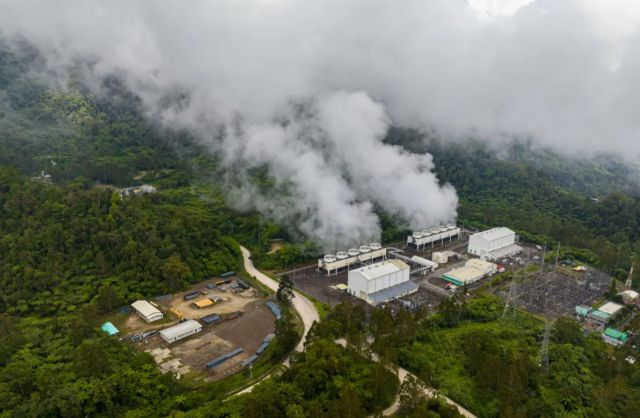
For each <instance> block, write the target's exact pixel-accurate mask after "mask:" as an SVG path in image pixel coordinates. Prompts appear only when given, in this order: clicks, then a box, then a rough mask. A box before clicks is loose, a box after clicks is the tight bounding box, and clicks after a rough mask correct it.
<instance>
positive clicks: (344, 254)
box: [324, 242, 382, 263]
mask: <svg viewBox="0 0 640 418" xmlns="http://www.w3.org/2000/svg"><path fill="white" fill-rule="evenodd" d="M381 248H382V245H380V243H379V242H372V243H371V244H368V245H361V246H360V248H349V249H348V250H347V251H338V252H337V253H335V255H334V254H325V256H324V261H325V263H333V262H335V261H337V260H344V259H347V258H351V257H355V256H357V255H360V254H367V253H369V252H371V251H377V250H379V249H381Z"/></svg>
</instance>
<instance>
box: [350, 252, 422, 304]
mask: <svg viewBox="0 0 640 418" xmlns="http://www.w3.org/2000/svg"><path fill="white" fill-rule="evenodd" d="M348 285H349V289H348V292H349V293H350V294H352V295H354V296H356V297H358V298H360V299H362V300H364V301H365V302H367V303H369V304H370V305H374V306H375V305H377V304H379V303H383V302H388V301H389V300H391V299H394V298H400V297H402V296H405V295H408V294H410V293H413V292H416V291H417V290H418V285H416V284H415V283H413V282H412V281H411V280H409V266H408V265H407V264H406V263H404V262H403V261H401V260H398V259H389V260H385V261H382V262H380V263H376V264H371V265H368V266H364V267H360V268H358V269H355V270H351V271H349V278H348Z"/></svg>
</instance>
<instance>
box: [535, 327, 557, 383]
mask: <svg viewBox="0 0 640 418" xmlns="http://www.w3.org/2000/svg"><path fill="white" fill-rule="evenodd" d="M554 322H555V319H554V320H553V321H551V320H549V319H547V320H546V321H545V323H544V336H543V337H542V345H541V346H540V351H539V352H538V366H540V367H542V368H543V369H544V370H545V371H549V337H550V336H551V328H553V323H554Z"/></svg>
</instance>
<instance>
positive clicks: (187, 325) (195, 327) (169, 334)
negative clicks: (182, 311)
mask: <svg viewBox="0 0 640 418" xmlns="http://www.w3.org/2000/svg"><path fill="white" fill-rule="evenodd" d="M200 331H202V324H201V323H200V322H198V321H195V320H193V319H189V320H188V321H184V322H181V323H179V324H178V325H174V326H172V327H169V328H166V329H163V330H162V331H160V336H161V337H162V339H163V340H165V341H166V342H167V343H169V344H171V343H173V342H176V341H179V340H181V339H183V338H186V337H188V336H190V335H193V334H197V333H198V332H200Z"/></svg>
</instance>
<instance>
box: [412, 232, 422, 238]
mask: <svg viewBox="0 0 640 418" xmlns="http://www.w3.org/2000/svg"><path fill="white" fill-rule="evenodd" d="M413 237H414V238H415V239H420V238H422V237H423V235H422V232H414V233H413Z"/></svg>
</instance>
